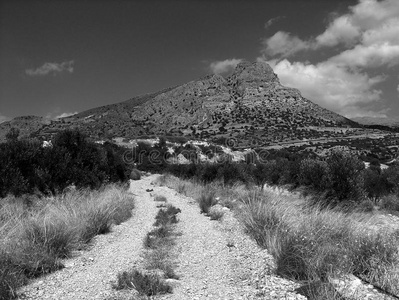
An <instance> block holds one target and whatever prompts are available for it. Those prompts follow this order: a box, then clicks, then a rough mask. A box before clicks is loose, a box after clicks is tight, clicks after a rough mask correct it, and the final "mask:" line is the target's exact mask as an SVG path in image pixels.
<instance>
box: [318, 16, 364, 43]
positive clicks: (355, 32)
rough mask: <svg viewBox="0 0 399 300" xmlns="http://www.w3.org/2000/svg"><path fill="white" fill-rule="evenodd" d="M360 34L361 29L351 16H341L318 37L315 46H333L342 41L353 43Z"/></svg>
mask: <svg viewBox="0 0 399 300" xmlns="http://www.w3.org/2000/svg"><path fill="white" fill-rule="evenodd" d="M359 35H360V29H359V28H358V27H356V26H354V25H353V24H352V22H351V20H350V18H349V16H347V15H345V16H341V17H338V18H336V19H335V20H333V21H332V22H331V23H330V25H329V26H328V27H327V29H326V30H325V31H324V32H323V33H322V34H320V35H319V36H317V37H316V43H315V45H314V48H319V47H322V46H327V47H333V46H336V45H338V44H340V43H344V44H346V45H352V44H353V43H355V41H356V39H357V38H358V37H359Z"/></svg>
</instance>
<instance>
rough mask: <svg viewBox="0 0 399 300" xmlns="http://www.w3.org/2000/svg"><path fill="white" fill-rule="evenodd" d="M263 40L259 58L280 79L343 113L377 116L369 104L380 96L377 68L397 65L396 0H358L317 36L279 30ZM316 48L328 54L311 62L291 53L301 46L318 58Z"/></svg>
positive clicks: (398, 30)
mask: <svg viewBox="0 0 399 300" xmlns="http://www.w3.org/2000/svg"><path fill="white" fill-rule="evenodd" d="M262 45H263V48H262V50H261V57H260V58H259V59H262V60H266V61H268V62H269V63H271V64H272V66H273V67H274V71H275V72H276V73H277V75H278V76H279V77H280V80H281V82H282V83H283V84H285V85H288V86H292V87H295V88H298V89H299V90H301V91H302V93H303V94H304V96H305V97H307V98H309V99H310V100H312V101H314V102H316V103H319V104H320V105H322V106H323V107H326V108H329V109H331V110H334V111H337V112H339V113H341V114H344V115H346V116H355V115H356V116H359V115H365V116H370V115H373V114H375V115H376V116H381V115H384V114H385V113H381V112H373V109H372V108H373V106H374V105H375V104H376V103H378V102H380V101H382V91H381V90H380V89H378V87H377V86H378V84H379V83H381V82H383V81H385V80H386V79H387V76H386V75H380V76H378V75H377V76H376V75H375V74H378V72H380V73H386V72H388V71H389V70H388V69H387V68H392V67H395V66H397V65H399V1H398V0H382V1H377V0H359V2H358V3H357V4H356V5H354V6H351V7H349V8H348V12H347V13H345V14H341V15H338V14H335V15H334V16H333V17H332V19H331V21H330V22H329V23H328V24H327V26H326V28H325V29H324V31H323V32H321V33H320V34H319V35H316V36H315V37H311V38H308V39H302V38H300V37H298V36H295V35H292V34H291V33H289V32H283V31H278V32H276V33H275V34H274V35H272V36H271V37H268V38H265V39H264V40H263V41H262ZM319 50H323V53H324V54H323V56H324V57H325V55H326V54H327V55H329V57H327V58H324V59H323V60H322V61H319V62H314V63H309V62H304V61H296V60H295V58H294V55H295V54H298V53H299V52H303V54H310V55H312V56H313V58H314V59H317V57H319V56H318V55H315V54H317V53H316V51H319ZM325 50H328V51H325ZM302 56H303V55H302ZM383 68H385V70H386V71H385V70H384V69H383ZM388 73H389V72H388ZM398 92H399V91H398Z"/></svg>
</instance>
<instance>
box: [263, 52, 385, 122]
mask: <svg viewBox="0 0 399 300" xmlns="http://www.w3.org/2000/svg"><path fill="white" fill-rule="evenodd" d="M269 63H270V64H271V66H272V67H273V69H274V72H275V73H276V74H277V75H278V76H279V78H280V81H281V83H282V84H283V85H286V86H290V87H295V88H298V89H299V90H300V91H301V93H302V95H303V96H304V97H306V98H308V99H311V100H312V101H314V102H316V103H318V104H320V105H321V106H323V107H325V108H327V109H330V110H334V111H337V112H339V113H341V114H343V115H345V116H348V117H350V116H353V115H354V112H358V111H361V110H362V109H364V107H367V105H368V104H373V103H375V102H376V101H380V100H381V94H382V91H381V90H379V89H376V88H375V85H376V84H378V83H380V82H382V81H384V79H385V78H384V77H382V76H375V77H369V76H368V75H367V74H366V73H360V72H353V71H350V70H348V69H345V68H341V67H340V66H337V65H335V64H333V63H331V62H322V63H319V64H310V63H302V62H293V63H291V62H290V61H288V60H287V59H284V60H282V61H278V62H276V61H269ZM361 107H363V108H361Z"/></svg>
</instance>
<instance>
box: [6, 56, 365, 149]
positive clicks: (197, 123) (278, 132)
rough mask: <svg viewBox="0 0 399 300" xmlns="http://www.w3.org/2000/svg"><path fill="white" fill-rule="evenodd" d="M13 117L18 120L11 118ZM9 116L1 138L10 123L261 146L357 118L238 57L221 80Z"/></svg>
mask: <svg viewBox="0 0 399 300" xmlns="http://www.w3.org/2000/svg"><path fill="white" fill-rule="evenodd" d="M16 119H17V118H16ZM16 119H14V120H12V121H9V122H4V123H2V124H1V126H0V139H2V138H4V136H5V133H6V132H7V131H8V130H9V128H10V127H11V126H17V127H18V128H20V129H21V133H22V135H23V136H28V135H32V136H49V135H52V134H53V133H55V132H57V131H59V130H61V129H65V128H79V129H80V130H82V131H83V132H85V133H86V134H88V135H90V136H91V137H93V138H96V139H103V138H111V137H125V138H133V137H136V136H141V135H176V136H182V135H184V136H189V137H196V138H206V139H209V140H212V141H218V140H221V139H224V138H235V139H236V140H238V141H240V143H239V144H238V145H237V146H242V147H244V146H248V145H257V146H268V145H270V144H272V143H275V142H279V141H298V140H302V139H304V138H317V137H319V136H321V135H322V134H321V133H318V132H320V131H319V130H317V128H325V127H329V128H337V132H339V131H340V128H343V127H345V128H346V127H358V124H357V123H355V122H353V121H351V120H349V119H347V118H344V117H342V116H340V115H338V114H336V113H334V112H331V111H329V110H327V109H324V108H322V107H320V106H319V105H317V104H315V103H313V102H311V101H310V100H308V99H306V98H304V97H302V95H301V93H300V92H299V91H298V90H297V89H293V88H288V87H284V86H283V85H281V84H280V82H279V79H278V77H277V75H276V74H274V73H273V70H272V68H271V67H270V66H269V65H268V64H267V63H265V62H255V63H249V62H242V63H240V64H239V65H238V66H237V67H236V69H235V71H234V73H233V74H232V75H231V76H229V77H228V78H224V77H222V76H220V75H209V76H206V77H204V78H201V79H199V80H195V81H191V82H189V83H186V84H183V85H181V86H177V87H172V88H168V89H165V90H162V91H159V92H156V93H152V94H146V95H142V96H137V97H134V98H132V99H129V100H127V101H124V102H120V103H116V104H111V105H107V106H102V107H98V108H93V109H90V110H87V111H84V112H81V113H79V114H76V115H73V116H70V117H67V118H62V119H58V120H53V121H49V122H45V121H44V119H43V118H39V117H35V118H31V119H26V118H25V119H24V120H25V123H23V124H22V123H21V122H17V121H16Z"/></svg>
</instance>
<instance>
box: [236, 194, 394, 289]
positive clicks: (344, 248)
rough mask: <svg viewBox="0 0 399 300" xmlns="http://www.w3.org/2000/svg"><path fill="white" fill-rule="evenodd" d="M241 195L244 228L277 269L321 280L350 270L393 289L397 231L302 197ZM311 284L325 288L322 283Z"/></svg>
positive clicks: (324, 280) (307, 278)
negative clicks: (380, 229) (267, 252)
mask: <svg viewBox="0 0 399 300" xmlns="http://www.w3.org/2000/svg"><path fill="white" fill-rule="evenodd" d="M241 201H242V202H243V204H244V205H243V207H242V213H241V220H242V222H243V224H244V226H245V228H246V230H247V232H248V233H249V234H250V235H251V236H253V237H254V239H255V240H256V241H257V242H258V244H259V245H261V246H262V247H265V248H267V249H269V250H270V253H271V254H272V255H273V256H274V258H275V260H276V272H277V273H278V274H280V275H282V276H284V277H288V278H291V279H295V280H304V281H307V282H321V283H327V282H328V281H329V279H330V278H336V277H339V276H340V275H342V274H354V275H356V276H359V277H361V278H363V279H365V280H367V281H369V282H371V283H373V284H376V285H377V286H380V287H384V288H386V289H387V290H390V291H395V290H396V292H398V291H397V286H398V276H397V275H396V276H395V274H397V269H396V271H395V266H396V268H397V265H398V263H399V257H398V247H397V245H398V242H399V235H398V233H397V232H380V233H378V232H377V233H376V232H373V231H372V229H371V228H372V225H374V224H373V221H370V220H369V221H368V220H367V219H360V218H359V217H357V215H355V214H353V213H343V212H342V211H339V210H338V208H337V209H326V208H324V207H323V208H322V206H319V207H317V206H314V205H313V206H311V207H309V206H306V205H305V202H304V201H305V200H303V203H302V204H301V203H300V201H296V200H295V199H290V198H289V197H276V196H273V195H268V194H264V193H259V192H258V193H248V195H247V197H243V199H241ZM314 287H317V289H325V284H319V285H314ZM321 292H322V291H321V290H317V291H316V290H315V291H312V293H313V294H318V293H319V294H320V293H321ZM324 292H325V291H324Z"/></svg>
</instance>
